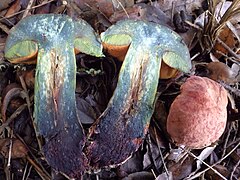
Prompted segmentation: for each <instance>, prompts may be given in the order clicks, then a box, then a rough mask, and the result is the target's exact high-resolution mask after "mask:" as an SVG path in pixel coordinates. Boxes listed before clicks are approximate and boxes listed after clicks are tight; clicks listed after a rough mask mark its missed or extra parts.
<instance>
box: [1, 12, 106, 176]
mask: <svg viewBox="0 0 240 180" xmlns="http://www.w3.org/2000/svg"><path fill="white" fill-rule="evenodd" d="M75 51H76V52H82V53H86V54H89V55H93V56H97V57H100V56H103V54H102V47H101V43H100V42H99V40H98V39H97V37H96V34H95V33H94V30H93V29H92V28H91V26H90V25H88V24H87V23H86V22H85V21H83V20H77V21H75V20H73V19H71V18H70V17H68V16H65V15H56V14H45V15H34V16H29V17H27V18H25V19H23V20H22V21H20V22H19V23H18V24H17V25H16V26H15V27H13V29H12V30H11V33H10V34H9V37H8V39H7V42H6V47H5V57H6V58H7V59H8V60H9V61H10V62H12V63H27V62H28V61H29V60H31V59H33V58H34V57H35V56H37V68H36V75H35V92H34V94H35V98H34V101H35V105H34V116H35V120H34V123H35V129H36V133H37V136H38V137H40V136H42V137H44V139H45V144H44V145H43V147H42V150H43V152H44V155H45V157H46V160H47V162H48V163H49V165H50V166H52V167H53V168H54V169H55V170H57V171H60V172H62V173H64V174H65V175H67V176H69V177H71V178H80V177H81V176H82V174H83V172H84V170H85V167H86V165H87V159H86V157H85V155H84V154H83V153H82V148H83V146H84V144H85V136H84V132H83V129H82V126H81V124H80V121H79V118H78V116H77V112H76V102H75V84H76V62H75V61H76V60H75V54H74V52H75Z"/></svg>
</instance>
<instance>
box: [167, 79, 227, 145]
mask: <svg viewBox="0 0 240 180" xmlns="http://www.w3.org/2000/svg"><path fill="white" fill-rule="evenodd" d="M227 103H228V98H227V91H226V90H225V89H224V87H222V86H221V85H220V84H219V83H217V82H215V81H213V80H211V79H209V78H206V77H199V76H191V77H190V78H188V79H187V81H186V82H185V83H184V84H183V85H182V86H181V94H180V95H178V96H177V97H176V99H175V100H174V101H173V103H172V105H171V108H170V112H169V115H168V118H167V131H168V133H169V135H170V137H171V139H172V140H173V141H174V142H175V143H176V144H177V145H184V146H186V147H188V148H192V149H200V148H203V147H205V146H208V145H210V144H211V143H214V142H215V141H217V140H218V139H219V138H220V136H221V135H222V134H223V132H224V130H225V126H226V122H227V108H226V106H227Z"/></svg>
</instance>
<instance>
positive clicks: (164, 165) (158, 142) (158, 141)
mask: <svg viewBox="0 0 240 180" xmlns="http://www.w3.org/2000/svg"><path fill="white" fill-rule="evenodd" d="M154 134H155V137H156V141H157V146H158V150H159V153H160V157H161V159H162V162H163V168H164V169H165V172H166V174H167V178H168V179H169V172H168V169H167V166H166V163H165V161H164V158H163V154H162V151H161V147H160V140H159V138H158V135H157V130H156V128H155V127H154Z"/></svg>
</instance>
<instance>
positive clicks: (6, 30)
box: [0, 22, 10, 34]
mask: <svg viewBox="0 0 240 180" xmlns="http://www.w3.org/2000/svg"><path fill="white" fill-rule="evenodd" d="M0 29H2V30H3V31H4V32H5V33H6V34H9V31H10V29H9V28H8V27H7V26H6V25H5V24H3V23H1V22H0Z"/></svg>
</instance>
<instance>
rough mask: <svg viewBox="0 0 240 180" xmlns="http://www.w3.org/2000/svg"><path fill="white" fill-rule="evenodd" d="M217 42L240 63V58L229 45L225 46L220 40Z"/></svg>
mask: <svg viewBox="0 0 240 180" xmlns="http://www.w3.org/2000/svg"><path fill="white" fill-rule="evenodd" d="M217 42H218V43H219V44H220V45H222V46H223V47H224V48H225V49H227V51H228V52H229V53H230V54H231V55H232V56H233V57H235V58H236V59H237V60H238V61H240V56H239V55H238V54H236V53H235V52H234V51H233V50H232V49H231V48H230V47H228V45H227V44H225V42H223V41H222V40H221V39H220V38H217Z"/></svg>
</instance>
